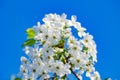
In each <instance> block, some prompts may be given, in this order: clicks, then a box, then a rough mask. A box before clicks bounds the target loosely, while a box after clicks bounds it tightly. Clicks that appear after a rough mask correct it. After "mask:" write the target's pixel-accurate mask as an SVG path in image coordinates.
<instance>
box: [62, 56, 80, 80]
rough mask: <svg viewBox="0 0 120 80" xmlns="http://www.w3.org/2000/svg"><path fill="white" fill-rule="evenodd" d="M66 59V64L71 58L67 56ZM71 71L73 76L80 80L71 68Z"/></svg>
mask: <svg viewBox="0 0 120 80" xmlns="http://www.w3.org/2000/svg"><path fill="white" fill-rule="evenodd" d="M64 56H65V55H64ZM65 59H66V62H67V63H68V59H69V56H68V57H66V56H65ZM70 71H71V72H72V74H73V75H74V76H75V77H76V78H77V79H78V80H80V79H79V77H78V76H77V74H76V73H75V72H74V71H73V70H72V68H70Z"/></svg>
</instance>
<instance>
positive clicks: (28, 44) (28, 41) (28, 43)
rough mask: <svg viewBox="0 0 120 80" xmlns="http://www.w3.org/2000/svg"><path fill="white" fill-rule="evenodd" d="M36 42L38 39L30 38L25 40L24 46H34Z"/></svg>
mask: <svg viewBox="0 0 120 80" xmlns="http://www.w3.org/2000/svg"><path fill="white" fill-rule="evenodd" d="M35 42H36V40H34V39H28V40H27V41H25V42H24V43H23V45H22V46H32V45H33V44H35Z"/></svg>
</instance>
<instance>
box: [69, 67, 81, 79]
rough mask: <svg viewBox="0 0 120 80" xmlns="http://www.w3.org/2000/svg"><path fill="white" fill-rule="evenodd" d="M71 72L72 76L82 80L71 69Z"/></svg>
mask: <svg viewBox="0 0 120 80" xmlns="http://www.w3.org/2000/svg"><path fill="white" fill-rule="evenodd" d="M70 70H71V72H72V74H73V75H74V76H75V77H76V78H77V79H78V80H80V79H79V77H78V76H77V74H76V73H75V72H74V71H73V70H72V68H70Z"/></svg>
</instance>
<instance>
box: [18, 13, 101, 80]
mask: <svg viewBox="0 0 120 80" xmlns="http://www.w3.org/2000/svg"><path fill="white" fill-rule="evenodd" d="M42 20H43V22H44V23H43V24H40V22H38V23H37V25H35V26H33V27H32V28H28V29H27V30H26V33H27V35H28V37H27V40H26V41H25V42H24V43H23V46H24V51H25V53H26V55H27V57H24V56H22V57H21V62H22V63H21V66H20V73H19V74H20V77H21V79H22V80H67V79H68V77H67V75H68V74H73V75H74V76H75V77H76V78H77V79H78V80H82V74H83V73H86V76H87V77H89V78H90V79H91V80H101V78H100V75H99V72H98V71H96V70H95V67H94V64H95V62H97V50H96V44H95V41H94V40H93V36H92V35H90V34H89V33H88V32H86V29H85V28H84V27H82V26H81V23H80V22H77V18H76V16H74V15H73V16H72V17H71V20H69V19H67V15H66V14H64V13H63V14H62V15H58V14H47V15H45V17H44V18H43V19H42ZM73 28H75V29H76V31H74V32H72V29H73ZM73 33H76V35H78V37H79V38H77V37H75V36H76V35H74V34H73Z"/></svg>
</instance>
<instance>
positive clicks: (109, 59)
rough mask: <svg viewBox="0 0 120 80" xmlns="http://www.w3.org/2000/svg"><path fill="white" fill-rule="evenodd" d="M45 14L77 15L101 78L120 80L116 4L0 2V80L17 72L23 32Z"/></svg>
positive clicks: (119, 6)
mask: <svg viewBox="0 0 120 80" xmlns="http://www.w3.org/2000/svg"><path fill="white" fill-rule="evenodd" d="M48 13H58V14H62V13H66V14H67V15H68V18H70V16H71V15H73V14H74V15H77V17H78V21H79V22H81V24H82V26H84V27H86V28H87V31H88V32H90V33H91V34H92V35H93V36H94V40H95V41H96V44H97V49H98V63H96V65H95V66H96V70H98V71H99V72H100V74H101V76H102V77H103V78H105V77H111V78H112V79H113V80H120V73H119V72H120V69H119V67H120V62H119V61H120V51H119V50H120V47H119V45H120V1H119V0H0V42H1V46H0V53H1V55H0V80H10V76H11V75H12V74H17V73H18V72H19V66H20V57H21V56H22V55H24V52H23V51H22V47H21V44H22V43H23V42H24V41H25V40H26V35H25V30H26V29H27V28H29V27H32V26H33V25H35V24H36V23H37V21H41V19H42V18H43V17H44V15H45V14H48ZM73 79H74V77H71V80H73Z"/></svg>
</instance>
